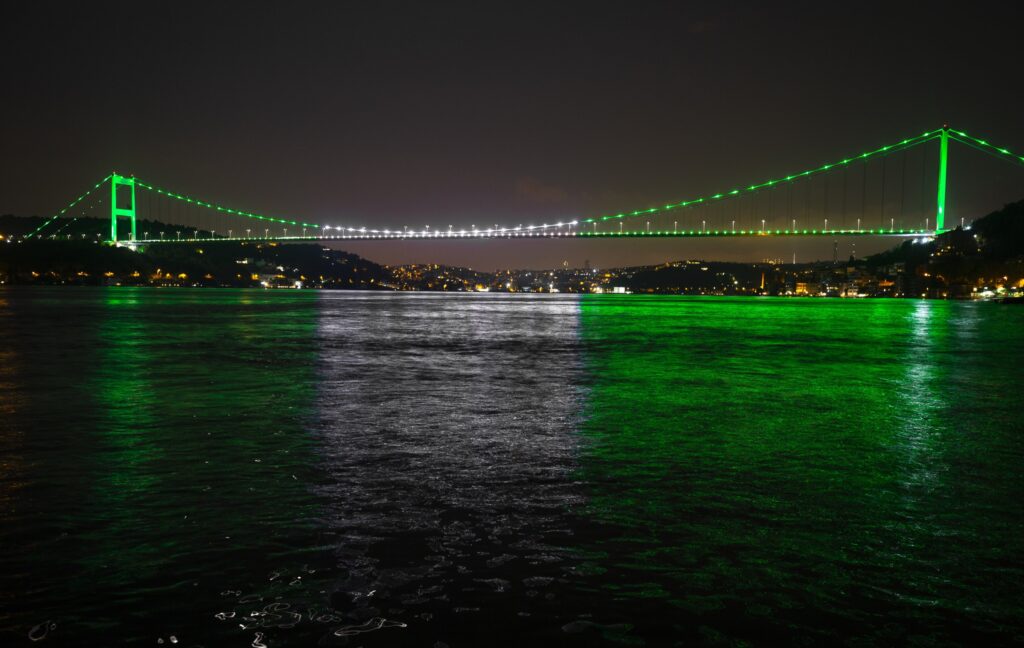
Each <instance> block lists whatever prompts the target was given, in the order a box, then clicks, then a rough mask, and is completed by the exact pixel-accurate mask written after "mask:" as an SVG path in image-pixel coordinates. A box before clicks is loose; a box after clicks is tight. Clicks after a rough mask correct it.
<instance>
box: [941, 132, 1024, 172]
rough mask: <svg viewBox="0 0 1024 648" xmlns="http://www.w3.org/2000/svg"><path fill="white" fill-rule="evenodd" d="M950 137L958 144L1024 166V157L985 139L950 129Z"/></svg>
mask: <svg viewBox="0 0 1024 648" xmlns="http://www.w3.org/2000/svg"><path fill="white" fill-rule="evenodd" d="M949 136H950V137H952V138H953V139H955V140H957V141H958V142H961V143H963V144H967V145H968V146H977V147H979V148H981V149H983V150H985V151H988V152H991V153H998V154H1000V155H1003V156H1005V157H1006V158H1007V159H1010V160H1013V161H1014V162H1018V163H1021V164H1024V155H1017V154H1016V153H1014V152H1012V151H1010V150H1009V149H1005V148H1001V147H998V146H995V145H993V144H989V143H988V142H987V141H985V140H983V139H978V138H977V137H972V136H971V135H968V134H967V133H965V132H963V131H958V130H953V129H950V130H949Z"/></svg>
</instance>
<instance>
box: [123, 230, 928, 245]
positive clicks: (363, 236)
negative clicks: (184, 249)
mask: <svg viewBox="0 0 1024 648" xmlns="http://www.w3.org/2000/svg"><path fill="white" fill-rule="evenodd" d="M935 234H936V232H935V231H934V230H926V229H829V230H824V229H822V230H817V229H807V230H800V229H797V230H767V229H766V230H704V231H701V230H678V231H663V230H651V231H645V230H641V231H623V232H581V231H565V230H562V231H553V230H545V231H532V232H531V231H520V230H507V231H501V230H497V231H494V230H477V231H475V232H467V231H437V232H434V231H422V232H385V231H377V232H372V231H367V232H360V231H354V232H352V233H349V234H328V235H316V236H313V235H308V236H306V235H298V236H266V237H264V236H245V237H227V236H216V237H210V238H204V237H199V238H164V239H139V240H136V241H135V243H139V244H143V243H146V244H151V243H196V242H201V243H206V242H214V243H219V242H230V241H288V242H292V241H295V242H301V241H379V240H398V241H401V240H409V241H416V240H432V241H436V240H446V239H450V240H481V239H529V238H552V239H619V238H714V237H728V238H734V237H775V236H894V237H915V236H934V235H935Z"/></svg>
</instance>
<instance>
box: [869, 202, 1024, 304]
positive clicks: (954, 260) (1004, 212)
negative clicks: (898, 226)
mask: <svg viewBox="0 0 1024 648" xmlns="http://www.w3.org/2000/svg"><path fill="white" fill-rule="evenodd" d="M864 264H865V265H866V267H868V268H877V267H882V266H890V265H893V264H903V266H904V273H905V275H906V276H907V278H908V281H909V282H910V285H909V286H908V288H909V289H910V292H911V293H912V294H917V293H920V292H928V291H930V292H942V291H944V289H945V290H947V291H948V292H949V293H950V294H951V295H955V296H964V295H965V294H966V293H969V292H970V290H971V288H975V287H979V286H987V285H993V286H995V285H1002V284H1004V283H1007V282H1009V283H1014V282H1017V281H1020V279H1021V277H1024V200H1020V201H1017V202H1014V203H1010V204H1008V205H1006V206H1005V207H1003V208H1002V209H1000V210H999V211H995V212H992V213H991V214H988V215H987V216H983V217H981V218H979V219H977V220H975V221H974V222H973V223H972V224H971V226H970V228H969V229H961V228H959V227H958V228H956V229H954V230H950V231H948V232H945V233H943V234H940V235H939V236H936V237H935V239H934V240H932V241H928V242H926V243H917V242H915V241H914V240H908V241H904V242H903V243H902V244H901V245H899V246H898V247H896V248H894V249H892V250H889V251H887V252H882V253H880V254H876V255H873V256H871V257H868V258H867V259H865V260H864Z"/></svg>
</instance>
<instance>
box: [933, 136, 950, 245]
mask: <svg viewBox="0 0 1024 648" xmlns="http://www.w3.org/2000/svg"><path fill="white" fill-rule="evenodd" d="M948 159H949V127H948V126H946V125H945V124H943V125H942V135H940V136H939V195H938V199H937V200H936V202H935V204H936V208H935V232H936V233H937V234H938V233H941V232H943V231H944V230H945V229H946V227H945V225H946V163H947V161H948Z"/></svg>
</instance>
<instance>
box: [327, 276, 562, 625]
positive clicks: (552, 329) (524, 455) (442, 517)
mask: <svg viewBox="0 0 1024 648" xmlns="http://www.w3.org/2000/svg"><path fill="white" fill-rule="evenodd" d="M322 299H323V302H324V303H323V304H322V308H321V313H322V314H321V318H320V324H319V338H320V340H319V343H320V346H321V353H320V358H321V359H320V367H319V373H320V376H319V380H318V384H319V394H318V397H317V402H318V404H319V424H318V426H317V430H316V434H317V435H318V436H319V444H320V452H319V455H320V461H321V463H322V466H321V469H322V471H323V473H324V474H325V475H326V477H325V481H324V483H322V484H320V485H319V486H318V488H317V491H318V493H319V494H321V495H323V496H325V497H326V499H327V501H328V502H329V505H328V506H329V511H328V512H327V513H325V516H326V517H327V519H326V520H324V523H325V524H326V525H327V526H328V527H329V528H330V529H331V530H332V531H333V532H334V533H335V534H336V535H337V537H338V548H337V551H338V554H339V560H340V563H341V566H342V567H343V568H344V569H343V570H342V571H343V573H345V575H346V576H347V577H346V578H345V580H344V581H343V582H341V583H339V584H338V587H339V590H340V591H341V592H347V593H348V599H349V600H350V601H351V602H353V603H355V604H358V605H367V606H369V605H379V603H377V602H374V601H368V600H367V599H369V597H365V598H361V596H362V594H361V592H367V591H371V590H377V592H378V593H377V596H376V598H377V599H381V598H388V597H389V596H390V597H392V598H394V597H404V601H405V602H406V603H410V602H415V601H419V600H429V599H430V598H432V597H448V596H450V595H451V593H452V591H453V590H455V588H453V587H451V586H445V587H442V584H443V583H446V582H450V581H451V580H452V579H464V580H466V582H467V585H466V589H474V588H476V589H480V588H482V589H485V590H493V588H492V587H490V585H489V584H488V583H489V582H490V580H492V579H488V578H486V575H487V574H488V573H489V572H490V571H492V570H496V569H499V568H500V569H501V570H502V572H503V573H508V571H509V570H510V569H512V570H514V569H515V568H516V565H517V564H522V565H524V566H525V565H527V564H532V565H537V564H558V563H561V562H562V561H563V560H564V559H565V555H564V552H563V550H561V549H559V548H558V547H557V546H556V545H555V544H554V543H552V542H550V541H549V539H548V537H547V536H548V534H549V533H564V532H565V529H564V528H563V527H564V526H565V525H564V522H560V520H561V519H562V518H563V516H564V513H565V511H566V509H567V508H568V507H570V506H571V505H572V504H573V502H574V501H576V500H575V498H577V497H578V496H577V495H576V493H575V492H574V490H573V489H574V487H573V485H572V480H571V479H569V478H568V475H569V474H570V472H571V470H572V469H573V467H574V459H575V453H576V449H577V435H576V432H577V426H578V422H579V421H578V416H579V412H580V402H581V388H580V387H579V384H580V380H579V376H580V372H581V363H580V356H579V339H578V326H579V324H578V304H577V301H576V299H574V298H572V297H561V298H547V299H537V298H535V297H534V298H531V299H529V300H528V301H527V300H526V299H523V298H517V297H515V296H501V295H489V296H479V295H466V296H458V295H433V296H432V295H415V296H410V295H387V294H384V295H381V294H354V295H353V294H336V293H324V294H323V297H322ZM481 583H483V584H481ZM495 591H498V590H495Z"/></svg>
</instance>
